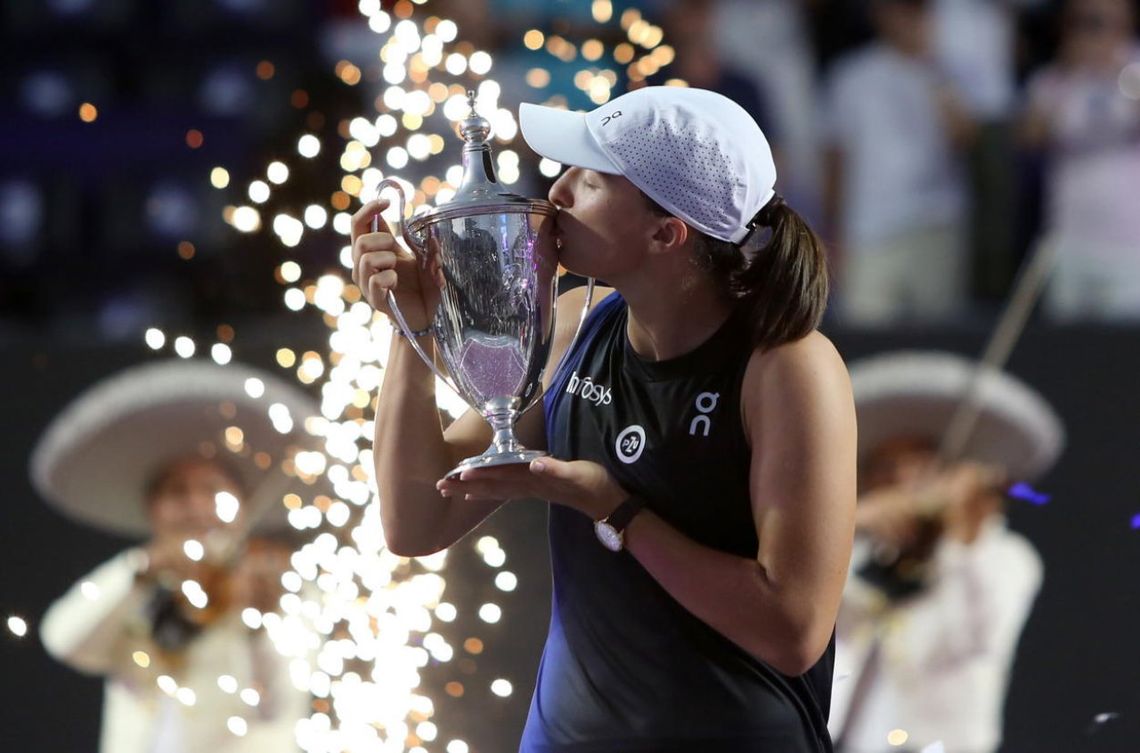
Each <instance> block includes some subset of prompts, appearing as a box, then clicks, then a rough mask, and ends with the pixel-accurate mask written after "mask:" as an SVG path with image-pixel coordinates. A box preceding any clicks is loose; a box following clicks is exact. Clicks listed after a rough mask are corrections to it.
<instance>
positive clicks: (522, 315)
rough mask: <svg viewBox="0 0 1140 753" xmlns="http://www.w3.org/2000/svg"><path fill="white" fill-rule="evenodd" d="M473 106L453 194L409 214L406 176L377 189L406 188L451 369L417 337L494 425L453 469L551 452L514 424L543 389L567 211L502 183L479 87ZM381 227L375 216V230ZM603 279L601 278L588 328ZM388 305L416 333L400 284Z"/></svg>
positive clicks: (430, 302) (428, 305)
mask: <svg viewBox="0 0 1140 753" xmlns="http://www.w3.org/2000/svg"><path fill="white" fill-rule="evenodd" d="M468 105H469V106H470V113H469V114H468V116H467V118H466V119H465V120H463V121H462V122H461V123H460V129H459V130H460V135H461V136H462V137H463V139H464V142H465V143H464V146H463V180H462V182H461V184H460V186H459V188H458V190H457V191H456V193H455V196H454V198H453V199H452V200H451V201H449V202H447V203H445V204H441V205H439V206H437V207H436V208H434V209H432V210H431V211H429V212H426V213H423V214H419V215H417V216H416V217H414V218H413V219H411V220H409V221H407V222H405V221H404V220H403V217H404V211H405V200H404V192H403V189H402V188H401V187H400V184H399V183H397V182H396V181H395V180H392V179H385V180H383V181H381V182H380V184H379V186H378V187H377V194H379V193H380V191H382V190H383V189H384V188H395V189H396V190H397V191H398V192H399V208H398V209H399V217H400V225H401V227H400V230H399V233H400V235H402V236H403V239H404V242H405V244H407V246H408V248H410V249H411V251H412V253H413V254H415V256H416V258H417V260H418V261H419V267H420V280H421V288H422V289H423V295H424V304H425V310H426V312H427V313H428V315H429V316H430V317H431V332H432V335H433V337H434V341H435V353H436V355H437V356H438V358H439V361H440V362H442V364H443V367H444V371H446V372H447V374H444V373H443V372H442V371H441V370H440V369H439V368H438V367H437V366H436V359H434V358H432V357H431V355H430V354H429V353H427V352H425V351H424V349H423V348H422V347H421V346H420V344H419V342H417V340H416V338H414V337H410V336H409V337H408V341H409V342H410V343H411V345H412V346H413V347H414V348H415V350H416V352H417V353H418V354H419V356H420V358H422V359H423V361H424V363H426V364H427V365H428V367H429V368H431V370H432V371H433V372H435V374H436V375H437V376H438V377H440V378H441V379H443V380H444V382H445V383H447V384H448V385H449V386H450V387H451V388H452V389H454V390H455V391H456V393H458V394H459V395H460V396H461V397H462V398H463V399H464V400H465V401H466V402H467V404H468V405H470V406H471V407H472V408H473V409H474V410H476V411H478V412H479V413H480V414H481V415H482V416H483V417H484V418H485V419H486V420H487V422H488V423H489V424H490V425H491V429H492V431H493V438H492V440H491V445H490V447H488V448H487V450H486V451H485V452H484V453H483V454H482V455H476V456H474V457H470V458H467V459H466V460H464V461H462V462H461V463H460V464H459V465H458V466H456V467H455V468H453V469H452V470H451V471H450V472H449V473H448V476H449V477H454V476H457V475H459V474H460V473H462V472H463V471H465V470H468V469H473V468H485V467H490V466H497V465H506V464H511V463H529V462H530V461H531V460H533V459H534V458H537V457H540V456H542V455H544V454H545V453H543V452H541V451H538V450H529V449H527V448H525V447H523V446H522V445H521V444H520V443H519V441H518V438H517V437H516V436H515V431H514V425H515V421H516V420H517V419H518V417H519V416H520V415H521V414H522V413H523V412H525V411H526V410H528V409H529V408H531V407H532V406H533V405H534V404H535V403H537V402H538V400H539V398H540V396H541V394H542V390H541V386H542V376H543V373H544V371H545V369H546V364H547V359H548V357H549V355H550V347H551V343H552V341H553V338H554V321H555V312H556V307H557V300H558V280H559V276H558V257H557V248H556V244H555V241H554V237H553V233H552V229H553V228H552V224H553V222H554V217H555V214H556V213H557V209H556V208H555V206H554V205H553V204H551V203H550V202H549V201H545V200H541V199H527V198H524V197H522V196H518V195H516V194H513V193H510V192H507V191H505V190H504V189H503V187H502V186H500V185H499V184H498V183H497V182H496V180H495V175H494V169H493V161H492V158H491V148H490V145H489V144H488V137H489V136H490V130H491V129H490V124H489V123H488V122H487V121H486V120H485V119H484V118H482V117H480V116H479V115H478V114H477V113H476V112H475V97H474V94H473V93H472V92H468ZM377 227H378V221H377V220H373V230H374V231H375V230H376V228H377ZM593 287H594V281H593V280H592V279H591V280H589V281H588V289H587V294H586V302H585V305H584V306H583V308H582V311H581V314H580V316H579V321H578V329H579V331H580V330H581V326H582V322H583V321H584V319H585V316H586V313H587V311H588V310H589V307H590V300H591V299H592V297H593ZM388 307H389V309H390V310H391V312H392V315H393V317H394V318H395V320H396V322H395V323H396V326H398V327H400V329H401V330H402V331H403V332H404V334H405V335H409V334H410V329H409V328H408V325H407V321H406V320H405V318H404V315H403V313H402V312H401V311H400V309H399V307H398V306H397V304H396V300H395V296H394V295H393V294H392V292H391V291H389V292H388ZM576 337H577V335H575V338H576ZM569 350H570V348H569V347H568V348H567V352H569ZM448 375H450V378H449V376H448Z"/></svg>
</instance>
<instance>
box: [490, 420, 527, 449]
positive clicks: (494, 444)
mask: <svg viewBox="0 0 1140 753" xmlns="http://www.w3.org/2000/svg"><path fill="white" fill-rule="evenodd" d="M515 416H516V413H515V411H511V412H509V413H492V414H491V415H489V416H487V423H489V424H491V431H493V432H494V433H495V434H494V436H493V437H492V438H491V448H494V452H496V453H507V452H518V451H520V450H521V449H523V446H522V445H521V444H519V440H518V437H516V436H515ZM491 448H488V450H489V451H490V449H491Z"/></svg>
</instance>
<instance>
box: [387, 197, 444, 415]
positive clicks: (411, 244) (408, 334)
mask: <svg viewBox="0 0 1140 753" xmlns="http://www.w3.org/2000/svg"><path fill="white" fill-rule="evenodd" d="M385 188H394V189H396V194H397V196H398V198H399V200H400V213H399V216H398V218H397V220H396V221H397V222H398V223H399V227H398V228H397V229H398V230H399V233H400V236H401V237H403V239H404V243H406V244H408V248H410V249H411V250H412V253H413V254H415V256H416V259H417V260H419V262H420V263H421V264H423V263H424V262H425V261H426V259H425V256H424V247H423V245H421V244H420V243H419V242H418V241H416V239H415V238H413V237H412V235H411V234H410V233H408V225H407V223H406V222H404V209H405V208H406V207H407V204H406V202H405V200H404V189H403V187H401V186H400V184H399V183H397V182H396V181H395V180H392V179H391V178H385V179H384V180H382V181H380V184H379V185H377V186H376V198H380V192H381V191H383V190H384V189H385ZM379 230H380V215H376V216H374V217H373V218H372V232H374V233H375V232H378V231H379ZM388 310H389V311H391V312H392V317H393V318H394V319H395V320H396V326H397V327H399V328H400V331H401V332H403V333H404V337H405V338H406V339H407V341H408V343H409V344H410V345H411V346H412V348H413V349H414V350H415V351H416V354H417V355H418V356H419V357H420V359H421V360H422V361H423V362H424V363H425V364H427V367H428V368H429V369H431V370H432V373H434V374H435V375H436V376H437V377H439V378H440V379H441V380H443V383H444V384H446V385H447V386H448V388H449V389H451V390H452V391H453V392H455V393H456V394H461V393H460V392H459V389H458V388H457V387H456V386H455V382H453V381H452V380H451V378H450V377H449V376H447V375H446V374H444V373H443V372H442V371H440V370H439V368H438V367H437V366H436V365H435V359H434V358H432V357H431V356H429V355H428V354H427V351H425V350H424V349H423V348H422V347H420V343H419V340H418V338H416V337H415V336H414V335H413V334H412V328H411V327H409V326H408V321H407V319H405V318H404V312H402V311H400V307H399V306H398V305H397V304H396V296H395V294H394V293H392V291H391V290H389V291H388ZM432 328H433V329H434V325H433V327H432Z"/></svg>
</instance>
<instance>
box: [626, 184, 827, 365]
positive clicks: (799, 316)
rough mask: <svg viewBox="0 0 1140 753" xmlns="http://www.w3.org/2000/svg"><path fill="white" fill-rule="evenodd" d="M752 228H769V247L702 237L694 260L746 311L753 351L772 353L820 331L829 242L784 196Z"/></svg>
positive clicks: (657, 210) (656, 209)
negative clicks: (774, 349)
mask: <svg viewBox="0 0 1140 753" xmlns="http://www.w3.org/2000/svg"><path fill="white" fill-rule="evenodd" d="M642 196H644V197H645V200H646V202H647V203H648V205H649V208H650V211H652V212H653V213H655V214H658V215H661V216H666V217H667V216H670V214H671V213H670V212H669V211H668V210H666V209H664V208H663V207H662V206H661V205H660V204H658V203H657V202H655V201H654V200H653V199H651V198H650V197H649V196H648V195H646V194H645V192H642ZM749 227H752V228H753V229H754V232H755V230H757V229H760V228H766V229H767V230H768V231H769V235H768V241H767V242H766V243H764V244H763V245H762V246H760V247H759V248H754V247H752V246H751V245H750V244H748V238H745V240H744V241H742V243H743V244H745V245H744V246H742V245H740V244H736V243H731V242H729V241H722V240H720V239H718V238H713V237H712V236H710V235H706V234H705V233H701V232H699V231H697V239H696V247H695V257H694V259H695V261H696V264H697V266H698V267H699V268H700V269H703V270H705V271H707V272H711V273H712V274H713V276H714V277H715V278H716V279H717V280H719V281H720V282H721V284H722V286H723V289H724V294H725V296H726V297H728V298H730V299H732V300H734V301H735V305H737V306H740V307H743V309H744V313H745V316H746V317H747V318H748V321H749V322H750V325H751V326H750V330H751V334H752V347H754V348H762V349H764V350H767V349H769V348H774V347H776V346H777V345H783V344H784V343H789V342H792V341H793V340H798V339H800V338H801V337H804V336H806V335H808V334H809V333H810V332H811V331H812V330H814V329H815V328H816V327H818V326H819V322H820V320H821V319H823V312H824V310H825V309H826V308H827V291H828V280H827V254H826V252H825V251H824V248H823V241H821V240H820V239H819V236H817V235H816V234H815V232H814V231H813V230H812V229H811V228H810V227H808V224H807V223H806V222H804V220H803V218H802V217H800V216H799V215H798V214H797V213H796V212H795V210H793V209H792V208H791V207H789V206H788V205H787V204H785V203H784V200H783V199H782V198H781V197H780V196H779V194H777V195H775V196H773V197H772V199H771V200H770V201H769V202H768V203H767V204H765V205H764V207H763V208H762V209H761V210H760V211H759V212H757V213H756V217H755V218H754V220H753V223H752V224H750V225H749ZM749 237H751V234H750V235H749Z"/></svg>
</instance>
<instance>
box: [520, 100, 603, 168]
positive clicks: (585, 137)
mask: <svg viewBox="0 0 1140 753" xmlns="http://www.w3.org/2000/svg"><path fill="white" fill-rule="evenodd" d="M519 130H521V131H522V136H523V139H524V140H525V141H526V143H527V145H529V146H530V148H531V149H533V150H534V151H535V152H536V153H537V154H539V155H541V156H543V157H546V158H547V159H552V160H554V161H555V162H561V163H562V164H564V165H569V166H571V167H584V168H586V169H588V170H597V171H598V172H600V173H609V174H610V175H620V174H621V170H619V169H618V167H617V165H615V164H614V163H613V160H611V159H610V158H609V157H607V156H606V153H605V152H603V151H602V149H601V147H599V146H598V143H597V142H596V141H594V137H593V136H591V135H590V129H589V126H587V125H586V113H582V112H570V111H568V110H559V109H557V108H554V107H544V106H542V105H532V104H525V103H524V104H522V105H519Z"/></svg>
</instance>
